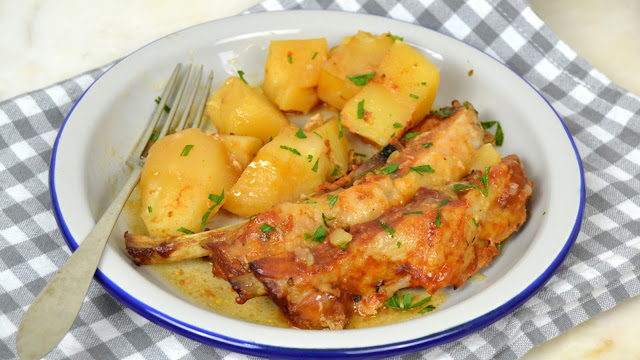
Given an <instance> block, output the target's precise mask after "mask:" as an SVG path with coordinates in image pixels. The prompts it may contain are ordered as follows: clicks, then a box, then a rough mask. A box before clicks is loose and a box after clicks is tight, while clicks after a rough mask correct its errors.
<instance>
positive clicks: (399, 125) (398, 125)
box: [393, 122, 402, 129]
mask: <svg viewBox="0 0 640 360" xmlns="http://www.w3.org/2000/svg"><path fill="white" fill-rule="evenodd" d="M401 127H402V124H400V123H399V122H395V123H393V128H394V129H400V128H401Z"/></svg>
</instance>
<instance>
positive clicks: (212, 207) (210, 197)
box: [200, 189, 251, 230]
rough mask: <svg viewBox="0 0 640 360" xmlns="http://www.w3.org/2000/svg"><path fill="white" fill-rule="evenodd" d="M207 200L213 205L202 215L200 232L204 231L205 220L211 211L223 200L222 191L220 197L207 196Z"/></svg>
mask: <svg viewBox="0 0 640 360" xmlns="http://www.w3.org/2000/svg"><path fill="white" fill-rule="evenodd" d="M208 199H209V200H211V202H213V205H211V206H210V207H209V210H207V212H205V213H204V215H202V221H201V223H200V230H202V229H204V225H205V224H206V223H207V220H208V219H209V215H211V212H212V211H213V209H215V208H216V206H218V205H220V204H221V203H222V200H224V189H222V192H221V193H220V195H215V194H209V197H208ZM249 221H251V219H249Z"/></svg>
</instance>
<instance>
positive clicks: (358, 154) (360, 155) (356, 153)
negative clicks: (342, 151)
mask: <svg viewBox="0 0 640 360" xmlns="http://www.w3.org/2000/svg"><path fill="white" fill-rule="evenodd" d="M353 156H358V157H367V155H365V154H360V153H358V152H354V153H353Z"/></svg>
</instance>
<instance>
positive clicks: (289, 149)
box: [280, 145, 300, 155]
mask: <svg viewBox="0 0 640 360" xmlns="http://www.w3.org/2000/svg"><path fill="white" fill-rule="evenodd" d="M280 149H283V150H288V151H291V152H292V153H294V154H296V155H300V151H298V150H296V149H294V148H290V147H288V146H286V145H280Z"/></svg>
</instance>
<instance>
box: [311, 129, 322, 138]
mask: <svg viewBox="0 0 640 360" xmlns="http://www.w3.org/2000/svg"><path fill="white" fill-rule="evenodd" d="M313 133H314V134H316V135H318V137H320V139H324V138H323V137H322V135H320V134H318V133H317V132H315V131H314V132H313Z"/></svg>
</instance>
